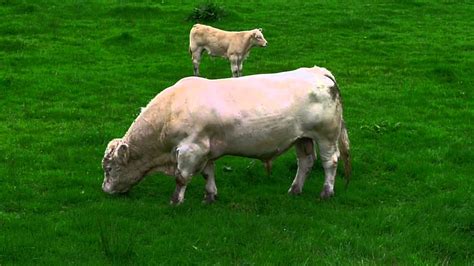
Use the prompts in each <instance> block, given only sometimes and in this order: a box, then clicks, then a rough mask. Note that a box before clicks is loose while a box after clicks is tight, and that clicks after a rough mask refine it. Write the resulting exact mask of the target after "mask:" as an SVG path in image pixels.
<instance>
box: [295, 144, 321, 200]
mask: <svg viewBox="0 0 474 266" xmlns="http://www.w3.org/2000/svg"><path fill="white" fill-rule="evenodd" d="M295 148H296V156H297V157H298V170H297V172H296V176H295V179H294V180H293V184H292V185H291V187H290V189H289V190H288V193H290V194H294V195H297V194H300V193H301V192H302V191H303V186H304V182H305V180H306V177H307V176H308V173H309V172H310V171H311V168H312V167H313V164H314V160H315V159H316V154H315V153H314V145H313V140H312V139H310V138H302V139H298V140H297V141H296V143H295Z"/></svg>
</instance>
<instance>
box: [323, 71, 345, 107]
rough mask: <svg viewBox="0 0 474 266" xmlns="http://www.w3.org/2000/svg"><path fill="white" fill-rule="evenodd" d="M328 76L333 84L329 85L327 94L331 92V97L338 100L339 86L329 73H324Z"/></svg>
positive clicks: (339, 94)
mask: <svg viewBox="0 0 474 266" xmlns="http://www.w3.org/2000/svg"><path fill="white" fill-rule="evenodd" d="M324 76H326V77H328V78H329V79H330V80H332V82H334V85H333V86H331V87H329V94H331V98H332V100H333V101H336V100H340V99H341V92H340V91H339V87H338V86H337V83H336V81H335V80H334V79H333V78H332V77H331V76H329V75H324Z"/></svg>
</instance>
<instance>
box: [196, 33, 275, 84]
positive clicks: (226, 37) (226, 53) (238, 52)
mask: <svg viewBox="0 0 474 266" xmlns="http://www.w3.org/2000/svg"><path fill="white" fill-rule="evenodd" d="M253 46H262V47H265V46H267V41H266V40H265V38H264V37H263V34H262V29H254V30H249V31H223V30H220V29H216V28H213V27H210V26H206V25H202V24H195V25H194V26H193V28H192V29H191V32H190V33H189V52H190V53H191V56H192V60H193V65H194V75H195V76H199V63H200V62H201V55H202V52H203V51H204V50H206V51H207V53H208V54H209V55H211V56H222V57H224V58H227V59H229V60H230V68H231V70H232V76H233V77H240V76H242V63H243V61H244V60H245V59H246V58H247V56H248V55H249V52H250V48H252V47H253Z"/></svg>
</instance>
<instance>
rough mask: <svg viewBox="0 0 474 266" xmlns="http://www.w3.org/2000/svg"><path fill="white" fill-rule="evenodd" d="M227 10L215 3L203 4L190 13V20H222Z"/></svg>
mask: <svg viewBox="0 0 474 266" xmlns="http://www.w3.org/2000/svg"><path fill="white" fill-rule="evenodd" d="M225 16H227V12H226V11H225V10H224V9H223V8H222V7H220V6H218V5H217V4H214V3H205V4H201V5H199V6H198V7H195V8H194V10H193V11H192V12H191V14H189V16H188V20H189V21H194V22H212V21H218V20H221V19H222V18H223V17H225Z"/></svg>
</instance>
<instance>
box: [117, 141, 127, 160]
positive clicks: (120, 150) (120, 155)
mask: <svg viewBox="0 0 474 266" xmlns="http://www.w3.org/2000/svg"><path fill="white" fill-rule="evenodd" d="M129 154H130V152H129V149H128V144H127V143H120V145H119V146H118V147H117V151H116V155H117V159H118V160H119V162H120V163H121V164H127V163H128V158H129Z"/></svg>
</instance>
